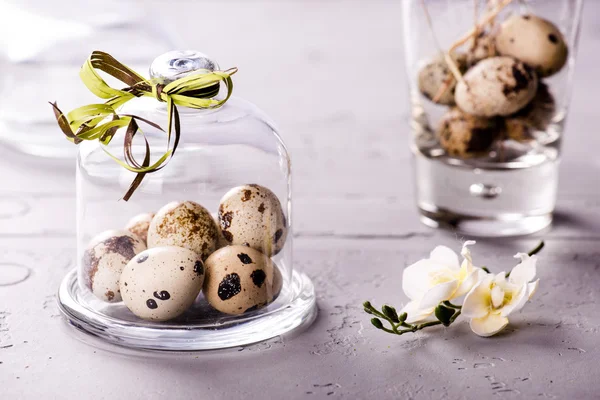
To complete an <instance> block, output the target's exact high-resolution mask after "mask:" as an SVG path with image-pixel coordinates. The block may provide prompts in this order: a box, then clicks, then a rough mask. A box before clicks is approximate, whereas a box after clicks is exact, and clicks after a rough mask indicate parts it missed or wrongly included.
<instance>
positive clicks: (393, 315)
mask: <svg viewBox="0 0 600 400" xmlns="http://www.w3.org/2000/svg"><path fill="white" fill-rule="evenodd" d="M381 311H383V315H385V316H386V317H388V318H389V319H390V321H392V322H395V323H398V322H400V321H399V320H398V313H397V312H396V309H395V308H394V307H392V306H388V305H385V306H383V307H382V308H381Z"/></svg>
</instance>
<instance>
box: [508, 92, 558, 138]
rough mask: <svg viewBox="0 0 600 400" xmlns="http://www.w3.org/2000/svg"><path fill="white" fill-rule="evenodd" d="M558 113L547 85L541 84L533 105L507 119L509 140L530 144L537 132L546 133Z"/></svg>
mask: <svg viewBox="0 0 600 400" xmlns="http://www.w3.org/2000/svg"><path fill="white" fill-rule="evenodd" d="M555 112H556V104H555V102H554V97H553V96H552V94H551V93H550V90H549V89H548V86H547V85H544V84H543V83H540V85H539V87H538V90H537V93H536V95H535V97H534V98H533V100H532V101H531V103H529V104H528V105H527V107H525V108H524V109H522V110H520V111H519V112H517V113H516V114H513V115H510V116H508V117H506V118H505V120H504V123H505V131H506V136H507V138H508V139H511V140H514V141H517V142H529V141H531V140H533V139H534V133H535V132H536V131H544V130H545V129H546V128H547V127H548V125H549V124H550V122H551V121H552V118H553V117H554V114H555Z"/></svg>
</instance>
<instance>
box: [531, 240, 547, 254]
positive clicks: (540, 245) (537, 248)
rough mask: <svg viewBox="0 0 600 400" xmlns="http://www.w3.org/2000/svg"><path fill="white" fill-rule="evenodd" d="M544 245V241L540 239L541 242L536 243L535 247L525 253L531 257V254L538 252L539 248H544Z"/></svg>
mask: <svg viewBox="0 0 600 400" xmlns="http://www.w3.org/2000/svg"><path fill="white" fill-rule="evenodd" d="M544 245H545V243H544V241H543V240H542V241H541V242H540V243H539V244H538V245H537V247H536V248H535V249H533V250H531V251H530V252H529V253H527V254H529V257H531V256H532V255H534V254H537V253H539V252H540V250H542V249H543V248H544Z"/></svg>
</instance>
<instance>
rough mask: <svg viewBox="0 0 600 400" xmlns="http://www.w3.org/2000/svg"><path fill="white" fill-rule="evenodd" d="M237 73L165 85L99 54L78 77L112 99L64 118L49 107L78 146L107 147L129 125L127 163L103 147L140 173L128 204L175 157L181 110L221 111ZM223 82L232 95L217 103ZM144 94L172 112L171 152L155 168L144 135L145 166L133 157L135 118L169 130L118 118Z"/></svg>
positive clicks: (206, 75) (203, 75) (190, 77)
mask: <svg viewBox="0 0 600 400" xmlns="http://www.w3.org/2000/svg"><path fill="white" fill-rule="evenodd" d="M96 70H100V71H103V72H105V73H107V74H108V75H111V76H113V77H115V78H116V79H118V80H119V81H121V82H123V83H125V84H126V85H127V87H125V88H124V89H115V88H112V87H110V86H109V85H108V84H107V83H106V82H105V81H104V80H103V79H102V78H101V77H100V75H99V74H98V72H97V71H96ZM236 72H237V68H231V69H228V70H226V71H213V72H207V73H197V74H192V75H188V76H186V77H183V78H180V79H177V80H176V81H173V82H171V83H168V84H166V85H164V84H162V83H160V82H158V81H157V80H156V79H145V78H144V77H142V76H141V75H139V74H137V73H136V72H135V71H133V70H132V69H130V68H128V67H127V66H125V65H123V64H121V63H120V62H119V61H117V60H116V59H115V58H113V57H112V56H111V55H110V54H107V53H104V52H101V51H94V52H93V53H92V54H91V55H90V57H89V58H88V59H87V61H86V62H85V64H83V66H82V67H81V71H80V72H79V76H80V77H81V80H82V81H83V83H84V84H85V86H86V87H87V88H88V89H89V90H90V91H91V92H92V93H94V94H95V95H96V96H98V97H100V98H102V99H107V101H106V102H105V103H101V104H89V105H87V106H83V107H79V108H76V109H75V110H73V111H71V112H69V113H68V114H66V115H65V114H63V112H62V111H61V110H60V109H59V108H58V106H57V104H56V103H50V104H51V105H52V107H53V109H54V115H55V116H56V120H57V122H58V126H59V127H60V129H61V130H62V132H63V133H64V134H65V136H66V137H67V139H68V140H70V141H71V142H72V143H75V144H79V143H81V142H82V141H84V140H98V141H99V142H100V143H102V144H103V145H105V146H106V145H108V144H109V143H110V141H111V140H112V139H113V137H114V136H115V134H116V133H117V131H118V130H119V129H120V128H125V127H127V130H126V132H125V138H124V142H123V150H124V159H125V161H122V160H120V159H119V158H117V157H116V156H114V155H113V154H111V153H110V152H108V151H107V150H106V149H105V148H104V147H103V148H102V149H103V150H104V151H105V152H106V153H107V154H108V155H109V156H110V157H111V158H112V159H113V160H115V161H116V162H117V163H119V164H120V165H121V166H123V167H124V168H126V169H128V170H129V171H132V172H135V173H137V175H136V177H135V179H134V180H133V182H132V183H131V185H130V186H129V189H128V190H127V193H125V195H124V196H123V200H125V201H127V200H129V198H130V197H131V195H132V194H133V192H134V191H135V190H136V189H137V188H138V186H139V185H140V184H141V183H142V180H143V179H144V176H145V175H146V174H148V173H152V172H156V171H158V170H160V169H162V168H163V167H164V166H165V165H166V164H167V163H168V161H169V160H170V159H171V158H172V157H173V155H174V154H175V151H176V150H177V146H178V144H179V137H180V133H181V132H180V122H179V112H178V110H177V106H178V105H179V106H183V107H190V108H203V109H210V108H218V107H221V106H222V105H223V104H225V102H226V101H227V100H229V97H231V92H232V91H233V81H232V80H231V75H233V74H235V73H236ZM221 82H223V83H224V84H225V86H226V88H227V95H226V96H225V97H224V98H223V99H221V100H216V99H214V98H213V97H215V96H216V95H217V94H218V93H219V90H220V83H221ZM142 96H151V97H154V98H156V99H157V100H158V101H163V102H166V103H167V114H168V116H169V117H168V118H169V119H168V127H167V151H166V152H165V154H163V155H162V156H161V157H160V158H159V159H158V161H156V162H155V163H154V164H152V165H150V145H149V143H148V139H147V138H146V137H145V135H144V134H143V132H142V135H144V140H145V143H146V152H145V156H144V160H143V162H142V163H141V164H140V163H139V162H137V161H136V160H135V158H134V156H133V152H132V150H131V145H132V143H133V138H134V137H135V135H136V133H137V132H138V130H139V127H138V124H137V122H136V120H140V121H143V122H146V123H147V124H149V125H151V126H153V127H155V128H157V129H160V130H161V131H163V132H164V130H163V129H162V128H161V127H160V126H159V125H157V124H155V123H154V122H151V121H148V120H146V119H144V118H140V117H137V116H135V115H128V114H122V115H119V114H118V113H117V111H116V110H117V109H118V108H119V107H120V106H122V105H123V104H125V103H127V102H128V101H129V100H131V99H133V98H136V97H142ZM140 132H141V131H140ZM171 132H174V136H175V138H174V141H173V145H172V146H171Z"/></svg>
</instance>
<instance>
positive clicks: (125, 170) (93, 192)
mask: <svg viewBox="0 0 600 400" xmlns="http://www.w3.org/2000/svg"><path fill="white" fill-rule="evenodd" d="M228 72H231V73H233V72H235V70H228V71H224V72H221V71H219V66H218V64H217V63H216V62H214V61H213V60H211V59H209V58H208V57H207V56H205V55H203V54H201V53H199V52H193V51H185V52H181V51H176V52H169V53H166V54H163V55H162V56H159V57H158V58H156V60H155V61H154V62H153V64H152V66H151V67H150V75H151V78H150V79H148V80H144V81H143V82H142V81H140V82H138V83H136V84H134V85H131V86H130V87H128V88H126V89H123V91H124V92H125V93H133V94H134V95H135V96H132V98H130V99H128V101H126V102H123V104H119V102H118V101H116V100H114V98H109V99H108V101H107V104H109V105H111V106H112V105H113V104H117V105H119V106H120V107H119V108H118V109H117V111H116V112H115V114H114V115H116V116H117V117H115V116H114V115H112V114H111V117H110V118H107V119H104V121H102V122H100V121H94V122H98V126H102V124H109V123H112V124H113V125H105V126H104V127H105V128H106V129H104V131H103V133H102V134H99V135H98V138H96V140H83V141H82V140H81V139H78V137H77V136H78V134H77V132H81V131H83V133H84V136H85V133H86V132H90V130H92V131H93V129H96V128H95V127H91V128H90V127H86V128H84V129H81V128H79V130H78V131H71V132H72V136H74V137H71V139H72V140H73V141H74V142H75V143H78V147H79V153H78V159H77V178H76V184H77V211H76V212H77V249H78V251H77V268H76V269H75V270H74V271H72V272H70V273H69V274H68V275H67V276H66V277H65V279H64V280H63V283H62V284H61V288H60V292H59V304H60V308H61V310H62V312H63V313H64V315H65V316H66V318H67V319H69V320H70V321H71V322H72V324H73V325H75V326H78V327H80V328H81V329H82V330H84V331H87V332H89V333H92V334H94V335H96V336H100V337H101V338H104V339H106V340H108V341H110V342H113V343H116V344H119V345H123V346H130V347H139V348H147V349H160V350H202V349H216V348H224V347H231V346H239V345H244V344H249V343H254V342H258V341H261V340H265V339H268V338H271V337H274V336H277V335H280V334H282V333H284V332H286V331H289V330H291V329H294V328H295V327H297V326H299V325H301V324H304V323H309V322H310V321H312V320H313V319H314V317H315V315H316V308H315V294H314V287H313V285H312V282H311V281H310V279H309V278H308V277H306V275H304V274H302V273H299V272H298V271H296V270H294V268H293V262H292V248H293V235H292V218H291V207H292V198H291V190H290V184H291V169H290V166H291V163H290V158H289V155H288V153H287V150H286V148H285V145H284V143H283V141H282V140H281V138H280V136H279V135H278V133H277V130H276V129H275V127H274V124H273V123H272V122H271V121H270V119H269V118H268V117H266V116H265V114H264V113H263V112H262V111H260V110H259V109H258V108H257V107H256V106H254V105H253V104H251V103H250V102H247V101H245V100H242V99H239V98H236V97H230V95H231V88H232V81H231V78H230V74H229V73H228ZM219 74H221V75H219ZM215 76H216V78H215ZM217 78H220V79H217ZM211 79H213V80H211ZM199 80H203V81H202V82H203V83H202V84H201V85H196V86H193V85H192V86H191V87H190V86H189V82H192V84H194V83H195V82H197V81H199ZM144 85H145V86H144ZM185 85H188V86H187V89H189V90H187V91H180V92H177V91H174V90H173V87H183V86H185ZM89 86H90V85H89V84H88V87H89ZM140 87H142V89H140V90H146V91H147V93H146V94H145V95H140V93H138V92H137V90H138V89H137V88H140ZM224 87H225V89H227V90H223V88H224ZM161 92H162V93H161ZM148 93H150V95H148ZM165 93H167V95H166V96H165ZM182 93H183V94H184V95H185V96H189V98H191V99H192V100H189V102H191V103H192V104H191V106H192V107H186V106H185V105H184V106H182V105H181V104H188V103H186V102H187V101H188V100H187V98H186V99H183V100H182V97H181V96H182ZM177 96H179V97H177ZM173 99H175V100H173ZM159 100H161V101H159ZM177 103H179V106H177ZM199 104H200V105H201V106H198V105H199ZM197 106H198V107H197ZM193 107H194V108H193ZM56 110H58V108H57V107H56V106H55V112H57V118H58V120H59V123H60V120H61V115H62V116H64V114H62V113H61V112H60V110H58V111H56ZM78 110H81V109H78ZM84 110H87V109H84ZM58 113H60V114H58ZM73 115H77V110H75V111H73V112H72V113H70V114H66V118H67V119H71V120H70V121H69V122H70V125H69V129H70V128H73V126H75V125H76V121H75V122H73V118H71V117H73ZM127 118H129V119H127ZM120 119H126V122H127V123H120V122H118V123H115V122H114V121H119V120H120ZM131 121H134V123H133V124H132V123H131ZM132 125H134V126H133V128H132ZM112 126H118V128H123V129H113V130H110V127H112ZM61 128H62V129H63V132H65V134H67V136H68V137H69V134H68V132H69V129H67V128H66V127H65V126H64V124H63V125H62V126H61ZM135 128H139V129H137V130H135ZM86 129H87V130H86ZM97 130H100V128H97ZM134 130H135V131H134ZM132 132H133V133H132ZM86 139H87V138H86ZM121 154H123V156H121V158H119V157H118V156H117V155H121ZM111 155H112V157H111ZM113 158H115V159H113ZM121 198H126V199H127V201H124V200H121V201H118V200H119V199H121Z"/></svg>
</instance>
